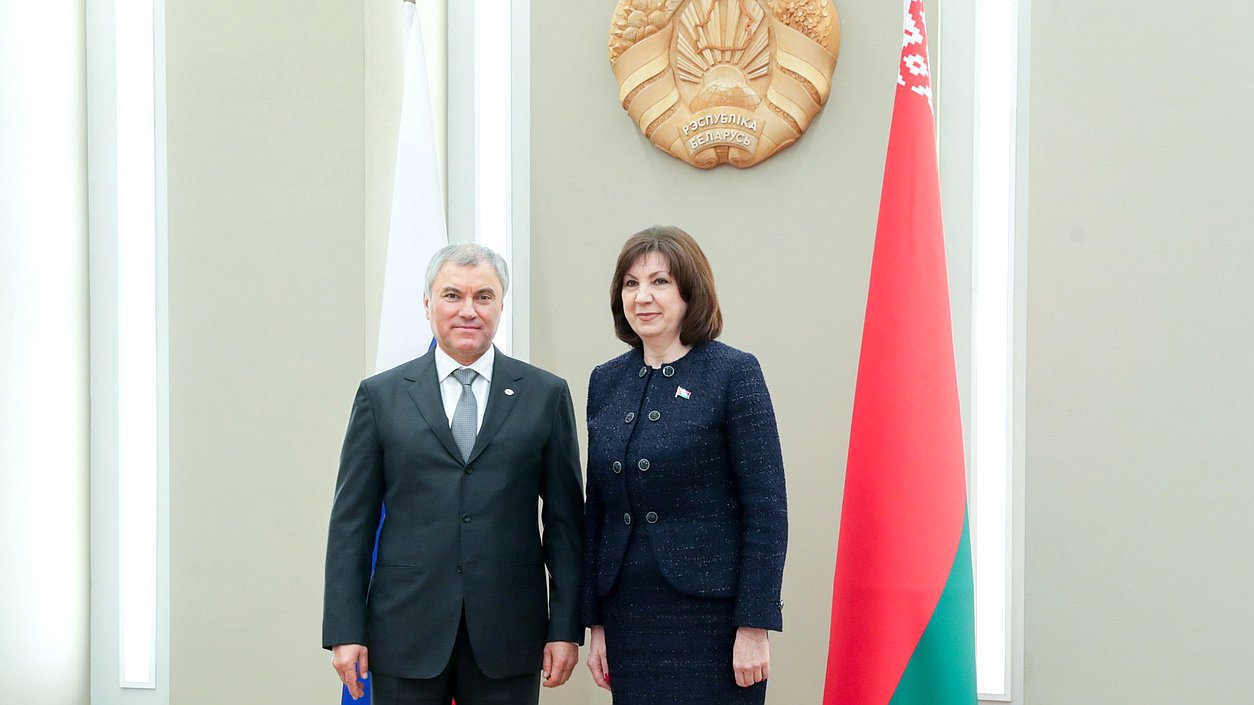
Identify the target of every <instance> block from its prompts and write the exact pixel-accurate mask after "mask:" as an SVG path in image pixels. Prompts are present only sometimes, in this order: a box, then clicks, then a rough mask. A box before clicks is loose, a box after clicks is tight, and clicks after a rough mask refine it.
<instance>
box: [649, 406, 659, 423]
mask: <svg viewBox="0 0 1254 705" xmlns="http://www.w3.org/2000/svg"><path fill="white" fill-rule="evenodd" d="M660 418H662V412H660V411H658V410H657V409H654V410H653V411H650V412H649V420H650V421H657V420H658V419H660Z"/></svg>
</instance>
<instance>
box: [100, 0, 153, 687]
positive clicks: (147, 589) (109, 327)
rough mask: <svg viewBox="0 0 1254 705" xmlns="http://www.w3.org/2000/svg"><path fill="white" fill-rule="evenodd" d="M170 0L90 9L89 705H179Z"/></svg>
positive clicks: (111, 2) (114, 0)
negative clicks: (171, 396) (174, 665)
mask: <svg viewBox="0 0 1254 705" xmlns="http://www.w3.org/2000/svg"><path fill="white" fill-rule="evenodd" d="M163 9H164V6H163V4H162V3H161V2H160V1H159V0H156V1H154V0H139V1H134V0H126V1H125V2H122V1H120V0H94V1H93V2H91V3H90V4H89V5H88V6H87V31H86V50H87V67H88V68H87V104H88V118H89V119H88V123H87V130H88V145H89V155H88V157H89V158H88V202H89V204H90V207H89V230H90V233H91V237H90V243H91V247H90V258H89V262H90V273H91V276H90V291H91V371H92V375H91V483H92V484H91V556H92V565H91V576H92V588H91V702H92V705H117V704H120V703H141V702H143V703H164V702H168V698H169V689H168V672H169V665H168V664H169V659H168V644H169V630H168V588H167V586H168V573H167V570H168V562H167V560H166V558H167V555H168V541H167V539H168V529H166V528H165V527H168V515H167V513H168V503H167V502H166V501H164V499H163V498H164V497H165V495H166V487H167V482H168V463H167V462H166V458H167V456H168V451H167V448H166V442H167V434H166V432H165V431H166V428H167V419H168V413H167V405H168V389H167V386H166V385H165V384H164V383H163V380H165V379H166V378H167V374H166V369H165V360H166V355H165V350H166V340H165V326H164V324H163V321H164V320H165V307H164V301H165V288H164V281H165V270H164V264H163V263H164V262H165V251H164V237H163V236H162V234H163V233H164V212H165V210H164V192H165V189H164V180H165V178H164V176H165V175H164V169H163V167H162V165H163V164H164V159H165V157H164V151H163V148H162V145H163V144H164V134H163V131H164V112H165V111H164V104H165V100H164V90H163V86H164V79H163V73H162V72H163V56H164V53H163V51H161V47H163V46H164V38H163V27H164V19H163V14H162V11H163Z"/></svg>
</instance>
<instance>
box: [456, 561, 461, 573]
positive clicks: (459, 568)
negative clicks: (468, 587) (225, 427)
mask: <svg viewBox="0 0 1254 705" xmlns="http://www.w3.org/2000/svg"><path fill="white" fill-rule="evenodd" d="M457 572H458V573H460V572H462V564H461V563H458V564H457Z"/></svg>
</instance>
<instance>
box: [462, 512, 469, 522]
mask: <svg viewBox="0 0 1254 705" xmlns="http://www.w3.org/2000/svg"><path fill="white" fill-rule="evenodd" d="M462 521H463V522H465V523H467V524H469V523H470V515H469V514H463V515H462Z"/></svg>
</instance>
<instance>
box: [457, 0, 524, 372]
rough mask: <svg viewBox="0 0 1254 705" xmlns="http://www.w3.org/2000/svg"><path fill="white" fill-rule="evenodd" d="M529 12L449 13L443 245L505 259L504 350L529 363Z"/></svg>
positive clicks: (481, 3)
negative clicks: (475, 245) (476, 247)
mask: <svg viewBox="0 0 1254 705" xmlns="http://www.w3.org/2000/svg"><path fill="white" fill-rule="evenodd" d="M530 16H531V13H530V4H529V3H528V2H526V0H510V2H503V3H502V2H490V1H489V0H475V1H474V2H467V3H457V4H456V5H452V6H450V8H449V16H448V20H449V36H448V42H449V63H448V68H449V75H448V86H449V88H448V112H449V122H448V125H449V128H448V154H449V161H448V175H449V176H448V192H449V240H450V241H451V242H467V241H474V242H479V243H481V244H484V245H487V246H488V247H491V248H492V249H494V250H496V251H497V252H499V253H501V254H502V255H503V256H504V257H505V259H506V261H507V262H508V263H509V266H510V270H511V279H512V281H511V283H510V294H509V296H508V297H507V298H506V305H505V315H504V316H503V317H502V319H501V327H500V329H499V330H498V332H497V336H496V344H497V346H498V347H500V348H501V350H503V351H505V352H506V353H508V354H511V355H514V356H516V357H521V358H522V359H527V356H528V352H529V350H528V348H529V343H530V339H529V326H528V325H527V321H528V317H529V315H530V314H529V310H528V309H529V307H530V283H529V281H528V279H529V277H530V243H529V238H530V218H531V210H530V205H529V203H528V200H529V199H530V190H529V180H530V158H529V155H530V139H531V134H530V115H529V114H528V111H529V110H530V57H529V51H530V38H529V36H528V35H529V32H530V26H531V25H530Z"/></svg>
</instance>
